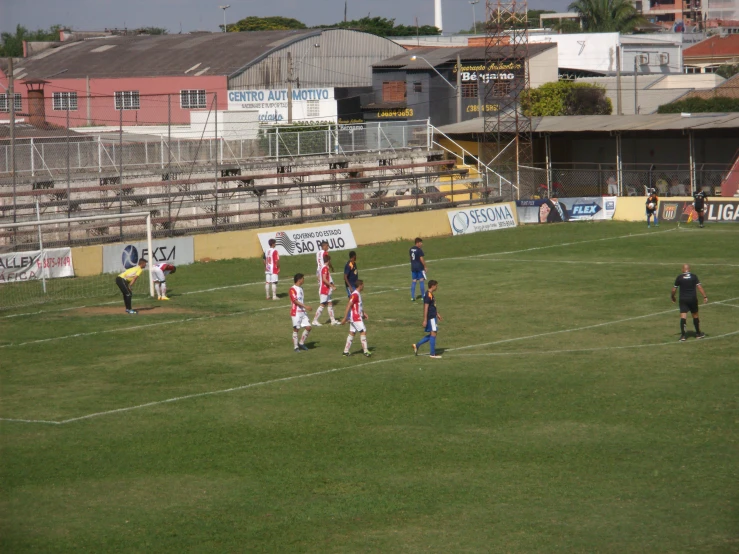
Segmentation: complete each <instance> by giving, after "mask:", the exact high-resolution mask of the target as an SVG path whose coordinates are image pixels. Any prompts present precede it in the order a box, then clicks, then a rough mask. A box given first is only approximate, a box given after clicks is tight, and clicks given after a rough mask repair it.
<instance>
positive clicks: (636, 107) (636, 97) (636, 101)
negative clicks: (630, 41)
mask: <svg viewBox="0 0 739 554" xmlns="http://www.w3.org/2000/svg"><path fill="white" fill-rule="evenodd" d="M638 64H639V54H636V55H635V56H634V115H639V89H638V87H637V81H638V79H637V77H638V75H639V71H638V67H639V66H638Z"/></svg>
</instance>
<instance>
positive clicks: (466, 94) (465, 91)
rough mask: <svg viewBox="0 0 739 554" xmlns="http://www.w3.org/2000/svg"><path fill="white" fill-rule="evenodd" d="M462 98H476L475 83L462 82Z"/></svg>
mask: <svg viewBox="0 0 739 554" xmlns="http://www.w3.org/2000/svg"><path fill="white" fill-rule="evenodd" d="M462 98H477V83H462Z"/></svg>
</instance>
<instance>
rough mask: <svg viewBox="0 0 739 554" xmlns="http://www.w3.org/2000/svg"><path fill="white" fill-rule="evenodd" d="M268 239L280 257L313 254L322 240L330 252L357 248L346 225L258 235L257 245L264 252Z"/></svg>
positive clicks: (267, 245) (350, 229) (350, 228)
mask: <svg viewBox="0 0 739 554" xmlns="http://www.w3.org/2000/svg"><path fill="white" fill-rule="evenodd" d="M269 239H275V242H276V243H277V244H276V248H277V252H278V253H279V254H280V256H299V255H300V254H315V253H316V252H318V250H319V249H320V247H321V243H322V242H323V241H324V240H325V241H326V242H328V246H329V249H331V250H351V249H352V248H356V247H357V242H356V241H355V240H354V234H353V233H352V227H351V225H349V224H348V223H342V224H340V225H331V226H326V227H308V228H306V229H296V230H293V231H278V232H276V233H259V244H261V246H262V250H263V251H264V252H266V251H267V249H268V248H269Z"/></svg>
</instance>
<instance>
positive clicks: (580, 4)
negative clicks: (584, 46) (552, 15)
mask: <svg viewBox="0 0 739 554" xmlns="http://www.w3.org/2000/svg"><path fill="white" fill-rule="evenodd" d="M567 8H568V9H569V10H570V11H571V12H577V13H578V14H579V15H580V17H581V18H582V24H583V31H584V32H586V33H631V32H633V31H634V29H635V28H636V26H637V25H642V24H644V23H645V22H646V19H645V18H644V16H643V15H641V14H640V13H639V12H638V11H637V9H636V7H635V6H634V3H633V2H631V0H575V1H574V2H572V4H570V5H569V6H568V7H567Z"/></svg>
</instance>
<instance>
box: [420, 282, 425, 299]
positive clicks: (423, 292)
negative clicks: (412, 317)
mask: <svg viewBox="0 0 739 554" xmlns="http://www.w3.org/2000/svg"><path fill="white" fill-rule="evenodd" d="M420 284H421V298H423V297H424V296H425V295H426V291H424V290H423V289H424V287H423V281H421V282H420Z"/></svg>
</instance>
